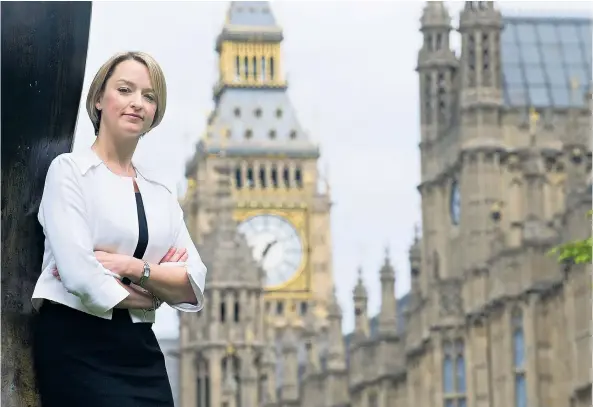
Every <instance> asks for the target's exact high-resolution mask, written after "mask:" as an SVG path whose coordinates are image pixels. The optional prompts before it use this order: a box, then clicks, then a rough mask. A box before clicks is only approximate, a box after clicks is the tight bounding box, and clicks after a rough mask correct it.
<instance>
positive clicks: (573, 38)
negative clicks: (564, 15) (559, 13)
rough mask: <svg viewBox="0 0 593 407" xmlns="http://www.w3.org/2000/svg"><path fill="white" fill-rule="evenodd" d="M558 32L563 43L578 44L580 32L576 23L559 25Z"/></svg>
mask: <svg viewBox="0 0 593 407" xmlns="http://www.w3.org/2000/svg"><path fill="white" fill-rule="evenodd" d="M558 34H559V35H560V41H561V42H562V44H576V43H578V42H579V33H578V32H577V28H576V26H575V25H574V24H562V25H559V26H558Z"/></svg>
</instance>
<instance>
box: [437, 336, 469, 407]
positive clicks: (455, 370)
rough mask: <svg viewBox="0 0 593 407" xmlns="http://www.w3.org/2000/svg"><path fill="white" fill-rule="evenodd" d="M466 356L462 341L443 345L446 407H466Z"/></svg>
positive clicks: (446, 342)
mask: <svg viewBox="0 0 593 407" xmlns="http://www.w3.org/2000/svg"><path fill="white" fill-rule="evenodd" d="M464 358H465V355H464V346H463V341H462V340H461V339H457V340H456V341H455V342H454V343H452V342H451V341H445V342H444V343H443V394H444V397H445V400H444V405H445V406H446V407H466V398H465V392H466V378H465V377H466V376H465V359H464Z"/></svg>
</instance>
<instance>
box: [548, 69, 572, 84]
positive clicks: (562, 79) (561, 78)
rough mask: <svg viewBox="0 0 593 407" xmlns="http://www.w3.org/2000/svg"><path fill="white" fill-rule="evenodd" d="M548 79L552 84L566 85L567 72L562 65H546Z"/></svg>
mask: <svg viewBox="0 0 593 407" xmlns="http://www.w3.org/2000/svg"><path fill="white" fill-rule="evenodd" d="M545 68H546V74H547V76H548V81H549V82H550V83H551V84H552V86H568V82H567V78H568V74H567V73H566V71H565V70H564V66H562V65H546V67H545Z"/></svg>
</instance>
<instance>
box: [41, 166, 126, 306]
mask: <svg viewBox="0 0 593 407" xmlns="http://www.w3.org/2000/svg"><path fill="white" fill-rule="evenodd" d="M81 176H82V174H81V173H80V170H79V169H78V167H77V166H76V165H75V164H74V162H73V161H72V160H71V159H70V158H69V157H67V156H65V155H61V156H58V157H57V158H56V159H54V160H53V162H52V163H51V165H50V167H49V170H48V172H47V176H46V179H45V187H44V189H43V196H42V198H41V204H40V207H39V214H38V219H39V223H41V226H42V227H43V231H44V233H45V237H46V244H49V246H50V249H51V252H52V253H53V255H54V258H55V261H56V266H57V268H58V271H59V272H60V278H61V280H62V283H63V284H64V287H65V288H66V290H68V292H70V293H71V294H74V295H76V296H77V297H78V298H80V300H81V302H82V303H83V304H84V306H85V307H87V308H88V309H89V310H90V311H92V312H94V313H97V314H102V313H106V312H107V311H109V310H111V309H112V308H113V307H115V306H116V305H117V304H119V303H120V302H121V301H122V300H124V299H125V298H126V297H127V296H128V295H129V293H128V292H127V290H126V289H125V288H123V287H122V286H121V285H120V284H119V283H118V282H117V281H116V280H115V278H114V277H112V276H110V275H108V274H107V273H109V271H108V270H106V269H105V268H104V267H103V266H102V265H101V263H99V261H98V260H97V259H96V258H95V253H94V246H93V241H92V238H91V229H90V227H89V216H88V212H87V208H86V205H85V200H84V196H83V190H82V187H81V185H80V177H81Z"/></svg>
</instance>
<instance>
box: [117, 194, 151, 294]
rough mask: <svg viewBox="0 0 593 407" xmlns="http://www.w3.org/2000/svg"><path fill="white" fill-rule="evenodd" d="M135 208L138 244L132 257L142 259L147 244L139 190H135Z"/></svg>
mask: <svg viewBox="0 0 593 407" xmlns="http://www.w3.org/2000/svg"><path fill="white" fill-rule="evenodd" d="M136 209H137V210H138V244H137V245H136V250H135V251H134V257H135V258H137V259H142V257H143V256H144V253H145V252H146V246H148V223H147V222H146V212H145V211H144V203H143V202H142V195H140V192H136ZM122 283H124V284H126V285H130V284H131V283H132V281H131V280H130V279H129V278H127V277H124V278H122Z"/></svg>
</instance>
